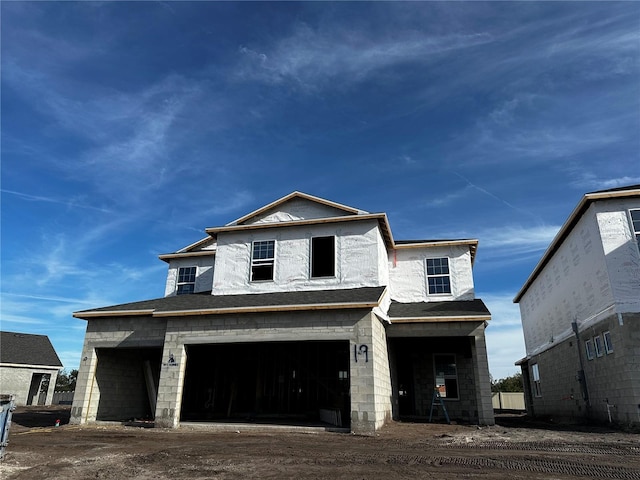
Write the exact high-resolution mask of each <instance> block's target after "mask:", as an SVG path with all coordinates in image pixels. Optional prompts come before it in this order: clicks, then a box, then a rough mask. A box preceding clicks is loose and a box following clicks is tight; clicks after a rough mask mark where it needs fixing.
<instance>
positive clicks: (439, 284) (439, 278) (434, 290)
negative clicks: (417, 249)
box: [426, 257, 451, 295]
mask: <svg viewBox="0 0 640 480" xmlns="http://www.w3.org/2000/svg"><path fill="white" fill-rule="evenodd" d="M426 263H427V290H428V292H429V295H442V294H448V293H451V277H450V275H449V259H448V258H446V257H443V258H427V261H426Z"/></svg>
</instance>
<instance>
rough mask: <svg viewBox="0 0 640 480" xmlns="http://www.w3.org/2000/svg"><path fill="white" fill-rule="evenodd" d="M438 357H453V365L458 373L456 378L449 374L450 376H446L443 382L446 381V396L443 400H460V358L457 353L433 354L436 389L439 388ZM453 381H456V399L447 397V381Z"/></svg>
mask: <svg viewBox="0 0 640 480" xmlns="http://www.w3.org/2000/svg"><path fill="white" fill-rule="evenodd" d="M436 357H453V364H454V366H455V369H456V373H455V376H453V375H451V374H449V375H444V374H443V375H444V377H443V380H444V381H445V384H444V387H445V396H442V399H443V400H460V378H459V376H458V356H457V355H456V354H455V353H434V354H433V385H434V387H435V388H438V385H437V381H438V371H437V370H436V364H437V362H436ZM451 379H455V381H456V396H455V397H448V396H446V381H447V380H451Z"/></svg>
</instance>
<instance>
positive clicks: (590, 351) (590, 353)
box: [584, 338, 596, 360]
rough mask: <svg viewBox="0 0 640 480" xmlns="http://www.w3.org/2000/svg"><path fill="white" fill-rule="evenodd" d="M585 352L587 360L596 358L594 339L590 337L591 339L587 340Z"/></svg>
mask: <svg viewBox="0 0 640 480" xmlns="http://www.w3.org/2000/svg"><path fill="white" fill-rule="evenodd" d="M584 352H585V355H586V356H587V360H593V359H594V358H596V351H595V348H594V347H593V340H592V339H591V338H590V339H589V340H585V342H584Z"/></svg>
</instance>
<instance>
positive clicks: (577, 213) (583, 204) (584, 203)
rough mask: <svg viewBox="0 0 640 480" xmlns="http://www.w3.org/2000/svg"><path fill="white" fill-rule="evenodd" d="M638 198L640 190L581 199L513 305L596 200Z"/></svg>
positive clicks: (598, 194) (595, 194) (586, 196)
mask: <svg viewBox="0 0 640 480" xmlns="http://www.w3.org/2000/svg"><path fill="white" fill-rule="evenodd" d="M637 196H640V189H634V190H622V191H618V192H602V193H587V194H586V195H584V196H583V197H582V198H581V199H580V202H579V203H578V205H577V206H576V208H574V209H573V211H572V212H571V215H569V218H568V219H567V221H566V222H564V224H563V225H562V227H560V230H559V231H558V233H557V234H556V236H555V237H554V238H553V240H552V241H551V244H549V247H547V249H546V250H545V252H544V253H543V254H542V258H540V261H539V262H538V263H537V265H536V266H535V268H534V269H533V271H532V272H531V275H529V277H528V278H527V280H526V281H525V282H524V285H523V286H522V288H521V289H520V290H519V291H518V293H517V294H516V296H515V297H514V299H513V303H519V302H520V300H521V299H522V296H523V295H524V294H525V293H526V292H527V290H528V289H529V287H530V286H531V284H532V283H533V282H534V281H535V279H536V278H538V275H540V272H542V269H543V268H544V267H545V266H546V265H547V263H549V260H551V257H552V256H553V255H554V254H555V252H556V251H557V250H558V248H559V247H560V245H561V244H562V242H564V240H565V239H566V238H567V236H568V235H569V232H570V231H571V230H573V227H575V226H576V224H577V223H578V220H580V218H581V217H582V215H583V214H584V212H586V211H587V209H588V208H589V206H590V205H591V203H593V202H594V201H596V200H609V199H616V198H626V197H637Z"/></svg>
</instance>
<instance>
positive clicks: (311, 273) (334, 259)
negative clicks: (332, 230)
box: [309, 235, 338, 279]
mask: <svg viewBox="0 0 640 480" xmlns="http://www.w3.org/2000/svg"><path fill="white" fill-rule="evenodd" d="M318 238H332V239H333V273H332V274H331V275H314V274H313V263H314V262H313V260H314V256H313V255H314V254H313V241H314V240H315V239H318ZM337 244H338V242H337V241H336V235H317V236H313V237H311V239H310V240H309V252H310V255H309V278H311V279H322V278H336V270H337V268H336V258H337V255H336V250H337Z"/></svg>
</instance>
